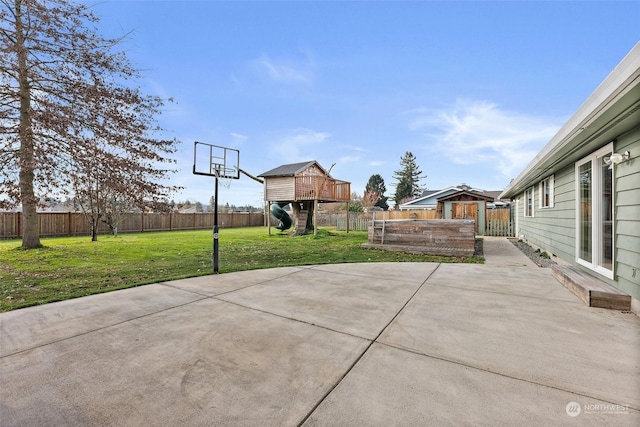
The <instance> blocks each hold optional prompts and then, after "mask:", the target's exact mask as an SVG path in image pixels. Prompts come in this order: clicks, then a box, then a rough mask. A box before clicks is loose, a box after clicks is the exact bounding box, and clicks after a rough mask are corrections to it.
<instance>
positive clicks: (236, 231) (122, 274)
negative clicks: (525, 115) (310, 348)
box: [0, 227, 481, 311]
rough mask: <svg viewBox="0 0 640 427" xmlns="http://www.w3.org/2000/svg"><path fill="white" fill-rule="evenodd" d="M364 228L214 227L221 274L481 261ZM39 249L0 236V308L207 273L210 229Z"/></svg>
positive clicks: (50, 242)
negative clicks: (401, 244)
mask: <svg viewBox="0 0 640 427" xmlns="http://www.w3.org/2000/svg"><path fill="white" fill-rule="evenodd" d="M366 241H367V233H366V232H363V231H355V232H353V231H352V232H350V233H345V232H339V231H335V230H333V229H331V228H324V229H323V228H321V229H320V230H319V232H318V236H317V237H314V236H313V235H307V236H297V237H289V236H287V235H286V234H279V233H272V235H271V236H269V235H268V232H267V229H266V228H265V227H251V228H229V229H221V230H220V239H219V270H220V273H228V272H232V271H241V270H254V269H261V268H271V267H284V266H295V265H311V264H333V263H345V262H382V261H417V262H481V260H479V259H475V258H451V257H434V256H425V255H410V254H405V253H398V252H386V251H381V250H371V249H362V248H360V244H361V243H366ZM42 244H43V245H44V248H42V249H33V250H22V249H20V241H19V240H0V311H8V310H13V309H16V308H21V307H27V306H30V305H37V304H44V303H48V302H52V301H59V300H64V299H69V298H75V297H79V296H83V295H90V294H95V293H100V292H106V291H111V290H115V289H122V288H129V287H133V286H138V285H144V284H148V283H154V282H160V281H165V280H173V279H181V278H185V277H194V276H202V275H206V274H211V273H212V271H213V267H212V256H211V254H212V246H213V244H212V233H211V230H199V231H173V232H162V233H141V234H121V235H119V236H117V237H113V236H99V238H98V241H97V242H91V240H90V237H88V236H80V237H59V238H43V239H42Z"/></svg>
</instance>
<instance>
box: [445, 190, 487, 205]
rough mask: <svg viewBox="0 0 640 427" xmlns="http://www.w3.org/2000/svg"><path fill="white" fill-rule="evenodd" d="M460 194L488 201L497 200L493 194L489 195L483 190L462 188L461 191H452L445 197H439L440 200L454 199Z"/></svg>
mask: <svg viewBox="0 0 640 427" xmlns="http://www.w3.org/2000/svg"><path fill="white" fill-rule="evenodd" d="M460 196H469V197H475V198H476V199H478V200H484V201H487V202H493V201H494V200H495V199H494V198H493V197H492V196H490V195H487V194H486V192H484V193H481V192H478V191H467V190H461V191H458V192H457V193H452V194H448V195H446V196H444V197H440V198H439V199H438V202H443V201H445V200H449V199H453V198H454V197H460Z"/></svg>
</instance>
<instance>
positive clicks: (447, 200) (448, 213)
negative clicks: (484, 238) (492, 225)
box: [437, 190, 494, 234]
mask: <svg viewBox="0 0 640 427" xmlns="http://www.w3.org/2000/svg"><path fill="white" fill-rule="evenodd" d="M493 201H494V197H493V196H491V195H486V194H482V193H478V192H476V191H469V190H461V191H458V192H456V193H452V194H449V195H447V196H444V197H440V198H438V206H437V209H438V210H437V212H438V213H437V215H438V218H442V219H472V220H474V221H475V232H476V233H479V234H484V230H485V223H486V217H487V215H486V210H487V204H488V203H492V202H493Z"/></svg>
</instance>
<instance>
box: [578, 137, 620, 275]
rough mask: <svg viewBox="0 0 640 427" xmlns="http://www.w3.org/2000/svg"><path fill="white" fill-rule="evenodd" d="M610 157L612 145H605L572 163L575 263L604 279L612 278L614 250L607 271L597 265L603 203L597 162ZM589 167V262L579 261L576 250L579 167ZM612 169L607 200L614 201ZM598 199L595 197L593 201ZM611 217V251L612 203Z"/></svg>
mask: <svg viewBox="0 0 640 427" xmlns="http://www.w3.org/2000/svg"><path fill="white" fill-rule="evenodd" d="M610 153H613V144H612V143H610V144H607V145H606V146H604V147H602V148H600V149H599V150H597V151H594V152H593V153H591V154H589V155H588V156H586V157H583V158H582V159H580V160H578V161H577V162H576V163H575V166H574V169H575V192H576V197H575V205H576V207H575V208H576V226H575V227H576V228H575V231H576V243H575V251H576V252H575V260H576V262H577V263H578V264H580V265H582V266H584V267H586V268H588V269H589V270H592V271H595V272H596V273H598V274H601V275H603V276H604V277H606V278H608V279H613V278H614V269H615V265H616V259H615V258H616V257H615V249H613V250H612V253H611V269H608V268H606V267H605V266H602V265H600V264H599V263H600V262H601V261H602V256H603V250H602V243H603V241H602V240H600V238H601V235H602V230H603V228H602V215H603V213H602V208H603V202H602V200H601V198H600V197H599V195H600V194H601V193H602V189H603V187H602V186H603V177H602V174H601V170H600V168H599V164H598V160H599V159H601V158H603V157H606V156H607V154H610ZM587 163H589V164H590V168H591V169H590V171H591V172H590V173H591V182H590V189H591V190H590V191H591V192H592V194H591V200H590V203H591V209H590V210H589V214H590V222H591V228H590V236H589V237H590V239H591V247H590V253H591V260H586V259H583V258H581V254H580V250H581V241H580V239H581V238H582V237H583V236H582V234H581V227H580V200H581V199H580V167H581V166H583V165H585V164H587ZM615 182H616V179H615V167H614V168H612V170H611V196H612V197H615V191H616V190H615ZM596 196H598V197H596ZM612 203H613V207H612V214H613V218H612V221H611V246H612V248H615V240H616V239H615V203H614V202H613V200H612Z"/></svg>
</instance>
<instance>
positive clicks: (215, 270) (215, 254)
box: [213, 171, 219, 274]
mask: <svg viewBox="0 0 640 427" xmlns="http://www.w3.org/2000/svg"><path fill="white" fill-rule="evenodd" d="M215 179H216V183H215V189H214V192H213V194H214V195H213V198H214V203H215V205H214V207H213V274H218V273H219V271H218V173H217V171H216V176H215Z"/></svg>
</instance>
